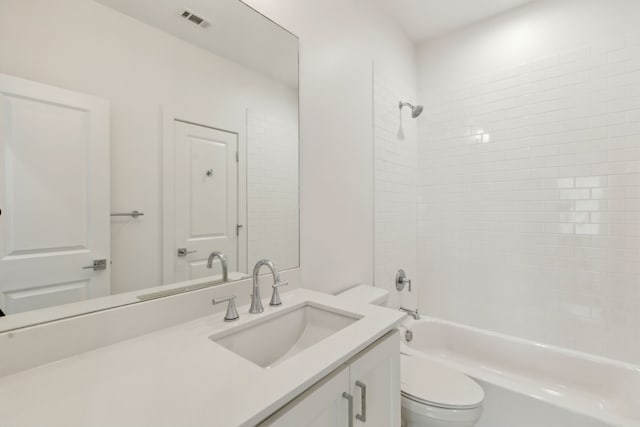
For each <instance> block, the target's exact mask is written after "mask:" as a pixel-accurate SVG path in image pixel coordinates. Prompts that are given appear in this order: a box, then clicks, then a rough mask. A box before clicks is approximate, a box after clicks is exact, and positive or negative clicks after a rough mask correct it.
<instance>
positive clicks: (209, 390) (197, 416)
mask: <svg viewBox="0 0 640 427" xmlns="http://www.w3.org/2000/svg"><path fill="white" fill-rule="evenodd" d="M282 302H283V305H282V306H280V307H277V308H274V307H270V306H269V305H268V300H266V301H264V304H265V312H264V313H262V314H258V315H252V314H248V313H247V311H248V306H242V307H239V309H238V311H239V312H240V320H238V321H237V322H233V323H225V322H223V321H222V317H223V315H222V314H220V313H216V314H215V315H211V316H207V317H203V318H200V319H197V320H194V321H191V322H188V323H183V324H180V325H176V326H174V327H171V328H167V329H163V330H160V331H156V332H153V333H151V334H148V335H144V336H142V337H139V338H136V339H131V340H127V341H123V342H119V343H117V344H113V345H110V346H107V347H103V348H100V349H97V350H94V351H90V352H87V353H82V354H79V355H76V356H73V357H69V358H67V359H63V360H60V361H58V362H54V363H50V364H47V365H43V366H40V367H37V368H34V369H30V370H27V371H23V372H19V373H17V374H14V375H10V376H6V377H3V378H0V425H1V426H3V427H4V426H6V427H23V426H24V427H27V426H28V427H34V426H47V427H55V426H61V427H62V426H64V427H74V426H78V427H80V426H82V427H91V426H109V427H114V426H117V427H126V426H136V427H142V426H154V427H156V426H170V427H176V426H185V427H195V426H220V427H233V426H253V425H255V424H256V423H258V422H260V421H261V420H263V419H264V418H266V417H267V416H268V415H270V414H271V413H273V412H275V411H276V410H277V409H278V408H280V407H282V406H283V405H285V404H286V403H287V402H289V401H290V400H291V399H293V398H294V397H295V396H297V395H298V394H300V393H302V392H303V391H304V390H305V389H307V388H308V387H310V386H311V385H312V384H314V383H315V382H317V381H318V380H320V379H321V378H322V377H324V376H326V375H327V374H329V373H330V372H331V371H333V370H334V369H335V368H337V367H338V366H339V365H340V364H342V363H344V362H346V361H347V360H348V359H350V358H351V357H353V356H355V355H356V354H357V353H359V352H360V351H362V350H363V349H364V348H365V347H366V346H368V345H370V344H371V343H373V342H374V341H375V340H377V339H378V338H380V337H382V336H383V335H384V334H385V333H387V332H388V331H390V330H392V329H393V328H395V327H396V326H397V325H398V324H399V323H400V322H401V321H402V320H403V319H404V317H405V316H404V314H403V313H400V312H398V311H395V310H390V309H386V308H382V307H377V306H373V305H367V304H358V303H353V302H351V301H347V300H346V299H343V298H340V297H336V296H332V295H326V294H322V293H318V292H314V291H309V290H305V289H297V290H294V291H291V292H287V293H283V294H282ZM304 302H315V303H317V304H322V305H326V306H330V307H333V308H335V309H338V310H343V311H346V312H351V313H354V314H356V315H358V316H362V318H361V319H360V320H358V321H356V322H354V323H353V324H351V325H349V326H347V327H345V328H344V329H342V330H340V331H338V332H336V333H335V334H333V335H331V336H329V337H328V338H326V339H324V340H323V341H320V342H319V343H317V344H315V345H313V346H312V347H309V348H308V349H306V350H304V351H302V352H301V353H299V354H297V355H296V356H293V357H292V358H291V359H288V360H286V361H284V362H282V363H281V364H279V365H277V366H275V367H273V368H271V369H264V368H261V367H259V366H257V365H255V364H253V363H251V362H249V361H247V360H245V359H243V358H241V357H240V356H238V355H236V354H235V353H232V352H231V351H229V350H227V349H226V348H224V347H222V346H221V345H219V344H216V343H215V342H213V341H211V340H210V339H209V336H210V335H212V334H214V333H217V332H221V331H224V330H226V329H229V328H233V327H236V326H240V325H245V324H248V323H254V322H258V321H259V320H260V319H261V318H263V317H265V316H269V315H270V314H273V313H274V312H277V311H281V310H286V309H287V307H291V306H292V305H298V304H303V303H304ZM141 321H143V319H141Z"/></svg>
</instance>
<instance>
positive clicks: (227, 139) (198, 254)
mask: <svg viewBox="0 0 640 427" xmlns="http://www.w3.org/2000/svg"><path fill="white" fill-rule="evenodd" d="M237 153H238V135H237V134H235V133H232V132H226V131H222V130H218V129H213V128H210V127H206V126H200V125H195V124H191V123H185V122H182V121H178V120H175V121H174V177H173V179H174V243H175V246H174V259H175V264H174V281H181V280H190V279H197V278H201V277H206V276H211V275H213V274H220V273H221V269H220V263H219V262H218V260H216V262H215V264H214V268H213V269H212V270H209V269H207V258H208V257H209V254H210V253H211V252H212V251H219V252H222V253H223V254H225V256H226V257H227V262H228V268H229V271H230V272H231V271H237V268H238V235H237V234H238V232H237V231H238V230H237V228H236V227H237V225H238V154H237Z"/></svg>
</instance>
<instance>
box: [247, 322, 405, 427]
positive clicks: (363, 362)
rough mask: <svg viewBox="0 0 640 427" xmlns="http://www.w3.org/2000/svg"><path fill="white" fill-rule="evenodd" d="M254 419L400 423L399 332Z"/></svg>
mask: <svg viewBox="0 0 640 427" xmlns="http://www.w3.org/2000/svg"><path fill="white" fill-rule="evenodd" d="M259 425H260V426H261V427H262V426H270V427H303V426H304V427H351V426H365V427H396V426H399V425H400V339H399V333H398V332H397V331H394V332H390V333H389V334H387V335H385V336H384V337H383V338H380V339H379V340H378V341H376V342H375V343H374V344H372V345H371V346H369V347H367V348H366V349H365V350H364V351H362V352H361V353H360V354H358V355H356V356H355V357H354V358H353V359H351V360H349V361H348V362H347V363H345V364H343V365H341V366H340V368H338V369H337V370H335V371H334V372H332V373H331V374H330V375H328V376H327V377H325V378H324V379H322V380H321V381H320V382H318V383H317V384H315V385H314V386H313V387H311V388H309V389H308V390H306V391H305V392H304V393H302V394H301V395H300V396H298V397H297V398H295V399H294V400H293V401H291V402H289V403H288V404H287V405H286V406H284V407H283V408H281V409H280V410H278V412H276V413H275V414H273V415H272V416H271V417H269V418H268V419H267V420H265V421H263V422H262V423H261V424H259Z"/></svg>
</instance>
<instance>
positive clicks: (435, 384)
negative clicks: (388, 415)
mask: <svg viewBox="0 0 640 427" xmlns="http://www.w3.org/2000/svg"><path fill="white" fill-rule="evenodd" d="M400 357H401V362H400V366H401V377H402V395H403V396H405V397H406V398H408V399H411V400H414V401H417V402H419V403H425V404H427V405H431V406H437V407H440V408H446V409H471V408H477V407H478V406H480V405H481V404H482V401H483V400H484V391H483V390H482V387H480V386H479V385H478V384H477V383H476V382H475V381H473V380H472V379H471V378H469V377H468V376H466V375H464V374H463V373H461V372H458V371H456V370H453V369H450V368H448V367H446V366H444V365H441V364H439V363H437V362H433V361H431V360H429V359H424V358H421V357H412V356H407V355H404V354H402V355H400Z"/></svg>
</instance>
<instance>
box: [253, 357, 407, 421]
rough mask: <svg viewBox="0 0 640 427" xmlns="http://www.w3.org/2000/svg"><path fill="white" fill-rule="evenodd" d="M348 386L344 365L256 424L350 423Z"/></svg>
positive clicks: (347, 374)
mask: <svg viewBox="0 0 640 427" xmlns="http://www.w3.org/2000/svg"><path fill="white" fill-rule="evenodd" d="M348 389H349V369H348V368H346V367H344V368H342V369H341V370H339V371H338V372H337V373H335V374H332V375H330V376H329V378H326V379H324V380H322V381H321V382H320V383H319V384H316V385H314V386H313V387H311V388H310V389H309V390H307V391H305V392H304V393H303V394H302V395H300V396H299V397H297V398H296V399H294V400H293V401H292V402H291V403H289V404H287V405H286V406H285V407H284V408H282V409H280V410H279V411H278V412H276V413H275V414H274V415H272V416H271V417H269V418H268V419H267V420H265V421H263V422H262V423H260V424H258V426H259V427H266V426H270V427H347V426H349V425H350V424H349V401H348V400H347V399H346V398H345V396H344V393H346V391H347V390H348ZM389 425H391V424H389ZM398 425H400V424H398ZM386 427H389V426H386Z"/></svg>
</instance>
